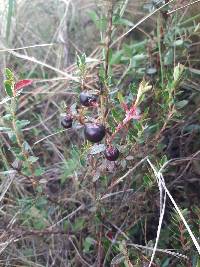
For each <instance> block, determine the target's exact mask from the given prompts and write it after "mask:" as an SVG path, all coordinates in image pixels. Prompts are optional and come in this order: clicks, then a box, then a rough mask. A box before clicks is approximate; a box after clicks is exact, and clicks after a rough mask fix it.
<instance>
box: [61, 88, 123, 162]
mask: <svg viewBox="0 0 200 267" xmlns="http://www.w3.org/2000/svg"><path fill="white" fill-rule="evenodd" d="M79 102H80V104H81V106H82V107H87V108H90V107H98V96H97V95H95V94H91V93H90V92H88V91H82V92H81V93H80V96H79ZM74 119H77V120H79V122H81V123H82V124H84V135H85V138H86V139H87V140H88V141H90V142H91V143H99V142H101V141H102V140H103V138H104V137H105V136H106V134H107V130H106V128H105V126H104V125H103V124H101V123H99V122H86V123H85V122H84V121H83V120H80V117H78V116H73V115H72V114H71V112H67V114H66V115H65V116H64V117H63V118H62V120H61V125H62V127H63V128H65V129H69V128H71V127H72V124H73V120H74ZM104 155H105V158H106V159H107V160H109V161H116V160H117V159H118V157H119V150H118V149H117V148H116V147H114V146H111V145H110V144H109V145H108V146H107V148H106V149H105V151H104Z"/></svg>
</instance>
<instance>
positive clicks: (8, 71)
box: [5, 68, 15, 81]
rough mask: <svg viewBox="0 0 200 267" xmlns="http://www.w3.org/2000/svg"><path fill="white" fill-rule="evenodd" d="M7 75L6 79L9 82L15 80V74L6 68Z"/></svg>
mask: <svg viewBox="0 0 200 267" xmlns="http://www.w3.org/2000/svg"><path fill="white" fill-rule="evenodd" d="M5 75H6V79H7V80H9V81H13V80H14V78H15V76H14V74H13V72H12V71H11V70H10V69H9V68H5Z"/></svg>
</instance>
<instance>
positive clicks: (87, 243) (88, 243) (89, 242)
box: [83, 236, 95, 253]
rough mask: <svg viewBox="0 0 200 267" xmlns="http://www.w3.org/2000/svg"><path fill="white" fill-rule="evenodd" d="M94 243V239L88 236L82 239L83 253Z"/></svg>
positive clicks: (88, 250)
mask: <svg viewBox="0 0 200 267" xmlns="http://www.w3.org/2000/svg"><path fill="white" fill-rule="evenodd" d="M94 244H95V240H94V239H93V238H91V237H89V236H87V237H86V239H85V240H84V243H83V251H84V252H85V253H88V252H90V249H91V247H92V245H94Z"/></svg>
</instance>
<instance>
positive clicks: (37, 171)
mask: <svg viewBox="0 0 200 267" xmlns="http://www.w3.org/2000/svg"><path fill="white" fill-rule="evenodd" d="M44 173H45V170H44V169H43V168H37V169H36V170H35V171H34V175H35V176H41V175H42V174H44Z"/></svg>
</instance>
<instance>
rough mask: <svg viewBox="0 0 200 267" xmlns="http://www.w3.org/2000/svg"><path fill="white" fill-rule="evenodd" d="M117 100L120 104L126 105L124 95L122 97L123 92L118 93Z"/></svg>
mask: <svg viewBox="0 0 200 267" xmlns="http://www.w3.org/2000/svg"><path fill="white" fill-rule="evenodd" d="M117 98H118V100H119V103H120V104H123V103H125V101H124V97H123V95H122V93H121V92H118V93H117Z"/></svg>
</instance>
